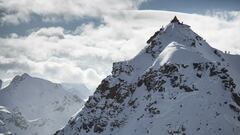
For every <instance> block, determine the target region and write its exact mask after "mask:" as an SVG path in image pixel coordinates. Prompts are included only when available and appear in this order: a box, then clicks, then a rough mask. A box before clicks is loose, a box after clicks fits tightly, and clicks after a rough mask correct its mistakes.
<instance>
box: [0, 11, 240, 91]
mask: <svg viewBox="0 0 240 135" xmlns="http://www.w3.org/2000/svg"><path fill="white" fill-rule="evenodd" d="M174 15H177V16H178V18H179V19H180V20H183V21H184V23H186V24H189V25H190V26H191V28H192V29H193V30H194V31H195V32H196V33H198V34H200V35H201V36H202V37H204V38H205V39H206V40H207V42H209V43H210V45H211V46H213V47H215V48H218V49H220V50H223V51H224V50H228V51H231V52H232V53H238V54H240V46H239V43H240V39H239V38H236V35H240V31H239V29H240V24H239V22H240V13H239V12H224V13H222V15H221V13H217V14H214V13H211V14H206V15H198V14H186V13H177V12H169V11H151V10H148V11H144V10H143V11H139V10H124V11H119V12H111V13H108V14H103V15H102V18H103V21H104V23H103V24H101V25H99V26H97V27H96V26H94V25H93V24H92V23H88V24H83V25H81V26H79V27H78V28H76V30H74V31H66V30H65V29H64V28H62V27H48V28H40V29H38V30H35V31H33V32H32V33H30V34H29V35H27V36H19V35H16V34H11V35H10V36H8V37H6V38H0V50H1V53H0V61H1V62H0V76H1V77H2V79H5V80H7V79H9V78H11V77H13V76H14V75H16V74H19V73H23V72H28V73H30V74H32V75H36V76H39V77H43V78H46V79H50V80H53V81H56V82H81V83H84V84H86V85H87V87H89V88H91V89H94V88H95V87H96V86H97V85H98V84H99V83H100V81H101V79H102V78H104V77H105V76H107V75H109V74H110V72H111V66H112V62H114V61H121V60H125V59H130V58H132V57H134V55H136V54H137V53H138V52H139V51H140V50H141V49H142V48H143V47H144V46H145V45H146V41H147V39H148V38H149V37H150V36H151V35H152V34H153V33H154V32H155V31H157V30H159V28H161V26H162V25H166V24H168V23H169V21H170V20H171V19H172V17H173V16H174ZM229 16H230V18H231V19H229Z"/></svg>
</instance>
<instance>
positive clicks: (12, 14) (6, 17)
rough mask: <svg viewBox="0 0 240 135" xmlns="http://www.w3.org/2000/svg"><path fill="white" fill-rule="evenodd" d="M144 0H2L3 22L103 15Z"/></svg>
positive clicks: (133, 6) (0, 6) (124, 8)
mask: <svg viewBox="0 0 240 135" xmlns="http://www.w3.org/2000/svg"><path fill="white" fill-rule="evenodd" d="M142 2H144V0H120V1H116V0H91V1H90V0H81V1H78V0H18V1H12V0H0V11H2V13H1V18H0V22H1V24H2V25H3V24H15V25H16V24H19V23H21V22H29V21H30V20H31V16H32V15H39V16H41V17H42V19H43V21H56V20H59V19H60V20H62V19H63V20H67V21H69V20H72V19H76V18H83V17H101V16H102V14H107V13H109V12H112V11H118V10H130V9H136V8H137V7H138V5H139V4H141V3H142Z"/></svg>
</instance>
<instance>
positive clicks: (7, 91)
mask: <svg viewBox="0 0 240 135" xmlns="http://www.w3.org/2000/svg"><path fill="white" fill-rule="evenodd" d="M83 103H84V102H83V100H82V99H81V98H80V97H79V95H76V93H75V94H74V93H71V92H69V91H67V90H65V89H64V88H63V87H62V86H61V85H60V84H56V83H52V82H50V81H47V80H43V79H40V78H35V77H31V76H29V75H28V74H26V73H25V74H23V75H21V76H16V77H14V78H13V80H12V81H11V83H10V84H9V86H7V87H6V88H4V89H2V90H1V91H0V105H1V106H4V107H6V108H7V110H8V111H9V113H4V114H9V116H11V117H13V116H15V114H18V115H17V116H19V115H20V116H21V118H22V119H23V121H24V122H23V123H24V128H19V126H17V125H16V124H15V126H14V124H11V123H12V122H6V120H3V119H4V118H5V117H4V116H3V117H1V119H0V120H1V121H3V122H5V123H10V124H7V126H8V129H9V131H11V132H12V133H16V134H17V135H33V134H41V135H50V134H53V133H54V131H56V130H57V129H59V128H61V127H63V126H64V125H65V124H66V122H67V120H68V119H69V118H70V117H71V116H72V115H73V114H75V113H76V112H77V111H79V109H81V107H82V105H83ZM14 118H15V117H14ZM14 118H12V119H14ZM5 119H6V118H5ZM20 126H21V125H20Z"/></svg>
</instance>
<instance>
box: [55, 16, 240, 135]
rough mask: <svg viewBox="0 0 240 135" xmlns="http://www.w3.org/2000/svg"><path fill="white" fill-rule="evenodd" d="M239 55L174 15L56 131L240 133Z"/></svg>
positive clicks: (74, 134)
mask: <svg viewBox="0 0 240 135" xmlns="http://www.w3.org/2000/svg"><path fill="white" fill-rule="evenodd" d="M238 58H239V57H238ZM238 60H239V59H238ZM235 61H237V60H236V58H235V57H234V60H233V59H232V56H230V55H228V54H224V53H222V52H221V51H219V50H217V49H214V48H212V47H211V46H210V45H209V44H208V43H207V42H206V41H205V40H204V39H203V38H202V37H200V36H199V35H198V34H196V33H195V32H193V31H192V30H191V29H190V26H188V25H186V24H183V23H180V22H179V20H178V19H177V18H176V17H174V19H173V20H172V21H171V23H169V24H168V25H167V26H166V27H164V28H161V29H160V30H159V31H157V32H155V34H154V35H153V36H152V37H150V39H149V40H148V41H147V46H146V47H145V48H143V49H142V50H141V52H139V53H138V54H137V55H136V56H135V57H134V58H132V59H130V60H128V61H121V62H115V63H113V69H112V74H111V75H109V76H107V77H106V78H105V79H103V80H102V82H101V84H100V85H99V86H98V88H97V89H96V91H95V93H94V95H93V96H91V97H90V98H89V99H88V101H87V102H86V103H85V107H84V108H83V109H82V110H81V111H80V112H79V113H78V114H77V115H76V116H75V117H73V118H72V119H70V120H69V122H68V124H67V125H66V126H65V127H64V128H63V129H61V130H59V131H57V132H56V135H93V134H101V135H146V134H149V135H205V134H210V135H227V134H229V135H230V134H231V135H237V134H239V133H240V96H239V84H240V78H239V71H237V70H236V69H237V68H236V67H235V65H237V64H234V63H235Z"/></svg>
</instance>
